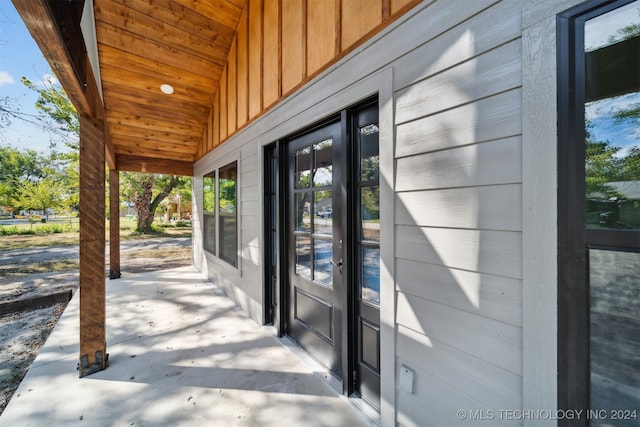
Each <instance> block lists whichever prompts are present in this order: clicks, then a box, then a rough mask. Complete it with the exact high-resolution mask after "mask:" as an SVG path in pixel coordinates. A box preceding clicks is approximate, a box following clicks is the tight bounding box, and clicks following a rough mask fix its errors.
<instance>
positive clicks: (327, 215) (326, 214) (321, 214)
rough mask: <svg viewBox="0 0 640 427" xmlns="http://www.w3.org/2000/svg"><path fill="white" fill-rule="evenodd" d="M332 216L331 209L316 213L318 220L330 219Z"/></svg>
mask: <svg viewBox="0 0 640 427" xmlns="http://www.w3.org/2000/svg"><path fill="white" fill-rule="evenodd" d="M332 214H333V209H332V208H326V209H323V210H321V211H319V212H318V216H319V217H320V218H331V215H332Z"/></svg>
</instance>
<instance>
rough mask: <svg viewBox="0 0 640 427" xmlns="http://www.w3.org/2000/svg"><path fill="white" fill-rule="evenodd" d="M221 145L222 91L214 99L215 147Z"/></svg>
mask: <svg viewBox="0 0 640 427" xmlns="http://www.w3.org/2000/svg"><path fill="white" fill-rule="evenodd" d="M218 145H220V91H219V90H218V92H217V93H216V96H215V99H214V101H213V147H212V149H213V148H215V147H217V146H218Z"/></svg>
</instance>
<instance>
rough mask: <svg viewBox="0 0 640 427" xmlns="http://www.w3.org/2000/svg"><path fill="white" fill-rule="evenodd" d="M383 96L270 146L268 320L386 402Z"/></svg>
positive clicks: (358, 388)
mask: <svg viewBox="0 0 640 427" xmlns="http://www.w3.org/2000/svg"><path fill="white" fill-rule="evenodd" d="M378 134H379V129H378V107H377V101H369V102H368V103H366V104H361V105H359V106H358V107H357V108H353V109H348V110H344V111H342V112H341V113H340V115H336V116H334V118H333V119H331V120H328V121H325V122H323V123H322V124H319V125H318V126H315V127H314V128H312V129H310V130H308V131H306V132H302V133H299V134H297V135H295V136H293V137H291V138H288V139H285V140H281V141H278V142H277V143H275V144H273V145H271V146H269V147H267V148H266V149H265V224H266V226H265V247H266V249H267V250H266V251H265V283H266V286H267V289H266V292H265V323H272V324H274V325H275V326H276V327H277V328H278V332H279V335H288V336H290V337H291V338H293V339H294V340H295V341H296V342H297V343H298V344H299V345H300V346H301V347H302V348H304V349H305V350H306V351H307V352H308V353H309V354H310V355H312V356H313V357H314V358H315V359H316V360H318V361H319V362H321V363H322V364H323V365H324V366H326V367H327V368H328V369H330V370H331V371H332V372H333V373H334V374H335V375H336V377H338V378H340V379H341V380H342V383H343V392H344V393H345V394H346V395H353V394H355V395H359V396H361V397H362V398H363V399H364V400H366V401H367V402H368V403H369V404H371V405H372V406H374V407H375V408H379V407H380V184H379V149H378V144H379V142H378Z"/></svg>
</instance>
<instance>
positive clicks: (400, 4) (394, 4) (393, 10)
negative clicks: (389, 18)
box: [391, 0, 415, 15]
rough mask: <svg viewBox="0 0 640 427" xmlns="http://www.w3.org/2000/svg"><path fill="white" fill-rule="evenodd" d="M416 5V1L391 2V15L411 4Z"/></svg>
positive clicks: (401, 0)
mask: <svg viewBox="0 0 640 427" xmlns="http://www.w3.org/2000/svg"><path fill="white" fill-rule="evenodd" d="M412 2H413V3H415V0H391V14H392V15H393V14H394V13H396V12H397V11H399V10H400V9H402V8H403V7H405V6H406V5H408V4H409V3H412Z"/></svg>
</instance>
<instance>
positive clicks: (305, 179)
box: [295, 147, 311, 188]
mask: <svg viewBox="0 0 640 427" xmlns="http://www.w3.org/2000/svg"><path fill="white" fill-rule="evenodd" d="M310 183H311V148H310V147H304V148H301V149H299V150H297V151H296V180H295V187H296V188H309V186H310Z"/></svg>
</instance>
